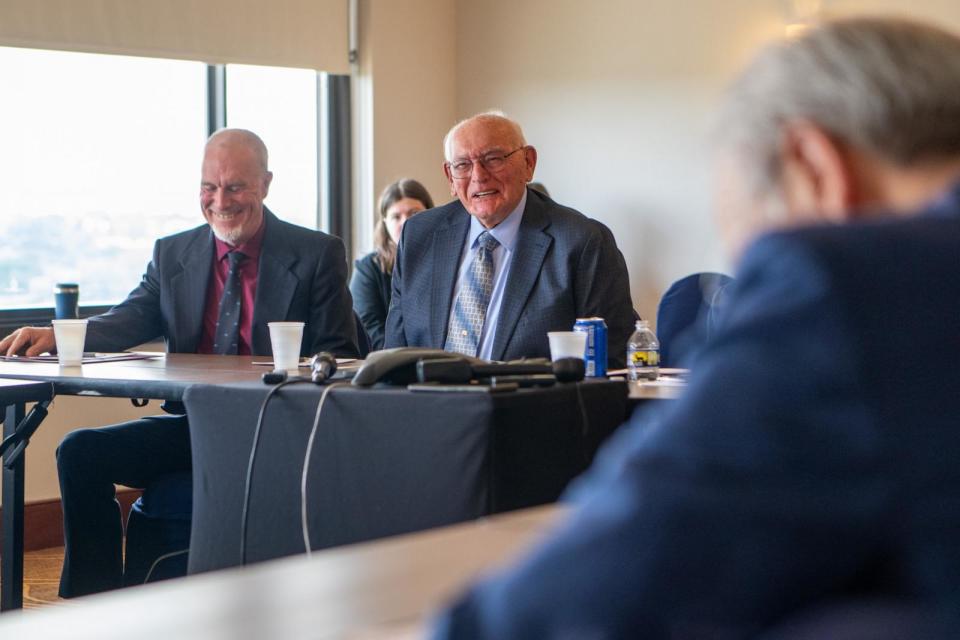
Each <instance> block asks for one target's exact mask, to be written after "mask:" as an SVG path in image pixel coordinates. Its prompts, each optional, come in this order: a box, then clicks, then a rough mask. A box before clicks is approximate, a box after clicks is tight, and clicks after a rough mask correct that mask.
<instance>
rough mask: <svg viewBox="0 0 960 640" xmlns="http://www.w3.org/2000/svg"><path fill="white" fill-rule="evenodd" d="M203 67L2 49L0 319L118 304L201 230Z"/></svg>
mask: <svg viewBox="0 0 960 640" xmlns="http://www.w3.org/2000/svg"><path fill="white" fill-rule="evenodd" d="M205 70H206V67H205V65H204V64H202V63H199V62H183V61H174V60H157V59H148V58H131V57H124V56H108V55H96V54H84V53H66V52H59V51H41V50H33V49H15V48H4V47H0V83H2V87H3V100H0V140H3V147H4V153H2V154H0V175H3V177H4V179H3V182H4V185H5V186H4V188H3V189H0V212H2V215H0V237H2V238H3V243H2V245H0V309H11V308H25V307H49V306H51V305H52V299H53V296H52V288H53V285H54V283H56V282H78V283H80V295H81V304H83V305H98V304H109V303H115V302H117V301H119V300H122V299H123V298H124V297H125V296H126V294H127V293H129V291H130V290H131V289H133V287H135V286H136V285H137V283H138V282H139V280H140V275H141V274H142V273H143V270H144V266H145V265H146V264H147V262H148V261H149V259H150V253H151V248H152V246H153V242H154V240H155V239H156V238H159V237H161V236H163V235H167V234H170V233H173V232H176V231H179V230H183V229H188V228H191V227H193V226H196V225H197V224H200V223H202V222H203V217H202V215H201V213H200V210H199V205H198V203H197V188H198V187H197V183H198V178H197V175H198V171H199V162H200V150H201V148H202V145H203V140H204V138H205V136H206V118H205V112H204V108H203V105H204V104H205V98H206V94H205V91H206V84H205Z"/></svg>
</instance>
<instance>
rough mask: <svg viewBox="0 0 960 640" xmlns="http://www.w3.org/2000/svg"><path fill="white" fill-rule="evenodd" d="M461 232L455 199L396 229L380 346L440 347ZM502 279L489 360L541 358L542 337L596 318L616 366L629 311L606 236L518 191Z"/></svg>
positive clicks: (544, 353)
mask: <svg viewBox="0 0 960 640" xmlns="http://www.w3.org/2000/svg"><path fill="white" fill-rule="evenodd" d="M469 228H470V214H469V213H467V211H466V209H464V207H463V205H462V204H461V203H460V201H459V200H456V201H454V202H451V203H449V204H446V205H444V206H442V207H438V208H436V209H432V210H430V211H426V212H424V213H421V214H418V215H416V216H414V217H413V218H411V219H410V220H407V222H406V224H404V226H403V235H402V237H401V239H400V248H399V251H398V253H397V263H396V266H395V267H394V272H393V294H392V296H391V301H390V312H389V314H388V316H387V329H386V343H385V346H386V347H400V346H417V347H434V348H437V349H442V348H443V345H444V342H445V341H446V337H447V321H448V319H449V317H450V308H451V305H452V304H453V291H454V286H455V285H456V279H457V271H458V269H457V267H458V265H459V263H460V253H461V251H462V249H463V243H464V241H465V239H466V236H467V232H468V230H469ZM507 278H508V279H507V285H506V290H505V291H504V296H503V305H502V307H501V309H500V318H499V319H498V321H497V333H496V336H495V337H494V344H493V353H492V357H493V359H495V360H512V359H515V358H521V357H549V355H550V347H549V344H548V342H547V332H548V331H569V330H570V329H572V328H573V323H574V322H575V321H576V319H577V318H582V317H588V316H600V317H602V318H604V319H605V320H606V322H607V327H608V362H609V365H610V366H611V367H623V366H624V362H625V360H626V344H627V339H628V338H629V337H630V334H631V332H632V331H633V322H634V311H633V303H632V302H631V300H630V283H629V276H628V275H627V265H626V263H625V262H624V260H623V255H622V254H621V253H620V251H619V249H617V244H616V241H615V240H614V239H613V234H612V233H610V230H609V229H608V228H607V227H605V226H604V225H603V224H601V223H599V222H597V221H596V220H592V219H590V218H587V217H586V216H584V215H583V214H582V213H580V212H578V211H575V210H573V209H570V208H568V207H564V206H561V205H559V204H557V203H556V202H554V201H553V200H551V199H549V198H547V197H546V196H544V195H543V194H541V193H539V192H537V191H533V190H530V189H528V190H527V206H526V209H524V212H523V220H522V221H521V223H520V230H519V232H518V234H517V248H516V253H515V254H514V256H513V259H512V261H511V265H510V272H509V274H508V276H507Z"/></svg>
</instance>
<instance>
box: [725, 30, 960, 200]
mask: <svg viewBox="0 0 960 640" xmlns="http://www.w3.org/2000/svg"><path fill="white" fill-rule="evenodd" d="M791 121H807V122H811V123H813V124H815V125H817V126H819V127H821V128H822V129H823V130H824V131H825V132H826V133H827V134H828V135H831V136H833V137H834V138H835V139H837V140H838V141H840V142H843V143H845V144H849V145H851V146H852V147H854V148H858V149H861V150H864V151H867V152H870V153H872V154H874V155H876V156H878V157H880V158H883V159H885V160H886V161H888V162H890V163H892V164H894V165H896V166H900V167H909V166H913V165H916V164H918V163H921V162H927V161H931V160H933V161H936V160H939V159H944V158H949V157H952V156H957V155H960V38H958V37H957V36H956V35H954V34H952V33H950V32H948V31H945V30H942V29H939V28H937V27H934V26H931V25H927V24H923V23H919V22H913V21H909V20H905V19H897V18H865V17H861V18H849V19H844V20H837V21H834V22H828V23H826V24H824V25H822V26H820V27H817V28H814V29H811V30H810V31H808V32H806V33H804V34H803V35H801V36H800V37H799V38H796V39H792V40H785V41H782V42H777V43H775V44H772V45H770V46H768V47H766V48H765V49H764V50H762V51H761V52H760V53H759V54H758V55H757V56H756V57H755V58H754V60H753V61H752V62H751V63H750V64H749V65H748V66H747V68H746V69H745V70H744V71H743V72H742V73H741V74H740V76H739V77H738V78H737V79H736V80H735V81H734V83H733V84H732V85H731V86H730V88H729V89H728V91H727V93H726V95H725V98H724V101H723V103H722V105H721V109H720V111H719V114H718V118H717V121H716V123H715V131H714V134H715V135H714V138H715V141H716V142H717V143H718V146H719V148H720V149H721V150H723V151H728V152H732V153H733V154H734V158H736V159H737V160H738V161H739V163H740V166H741V168H742V169H743V170H745V171H746V174H747V175H746V176H745V178H746V179H747V180H748V184H749V186H750V187H751V188H752V189H753V192H754V193H755V194H756V195H760V196H764V195H772V194H774V193H776V192H777V191H778V186H779V183H780V174H781V169H782V168H781V166H780V149H781V144H782V142H783V126H784V124H785V123H788V122H791Z"/></svg>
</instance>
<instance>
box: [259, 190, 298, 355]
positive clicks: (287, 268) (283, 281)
mask: <svg viewBox="0 0 960 640" xmlns="http://www.w3.org/2000/svg"><path fill="white" fill-rule="evenodd" d="M263 215H264V218H265V219H266V225H267V229H266V231H265V232H264V235H263V246H262V248H261V249H260V266H259V269H258V271H257V295H256V300H255V302H254V303H253V331H252V333H253V345H252V346H253V353H254V354H266V353H270V328H269V327H268V326H267V323H268V322H272V321H274V320H278V321H279V320H285V319H286V318H287V314H288V313H289V312H290V303H291V301H292V300H293V294H294V292H295V291H296V290H297V283H298V282H299V279H298V278H297V276H295V275H294V274H293V273H292V272H291V267H292V266H293V263H294V262H295V261H296V258H295V257H294V256H293V255H292V253H291V251H290V247H289V245H288V244H287V242H286V239H285V236H286V234H285V233H284V229H283V226H282V225H281V224H279V220H278V219H277V217H276V216H274V215H273V214H272V213H271V212H270V211H269V210H268V209H267V208H266V207H264V210H263Z"/></svg>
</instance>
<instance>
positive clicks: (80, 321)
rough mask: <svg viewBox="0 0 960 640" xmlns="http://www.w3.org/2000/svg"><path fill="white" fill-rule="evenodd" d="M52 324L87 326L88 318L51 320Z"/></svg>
mask: <svg viewBox="0 0 960 640" xmlns="http://www.w3.org/2000/svg"><path fill="white" fill-rule="evenodd" d="M50 322H51V324H87V319H86V318H79V319H78V318H59V319H56V320H51V321H50Z"/></svg>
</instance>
